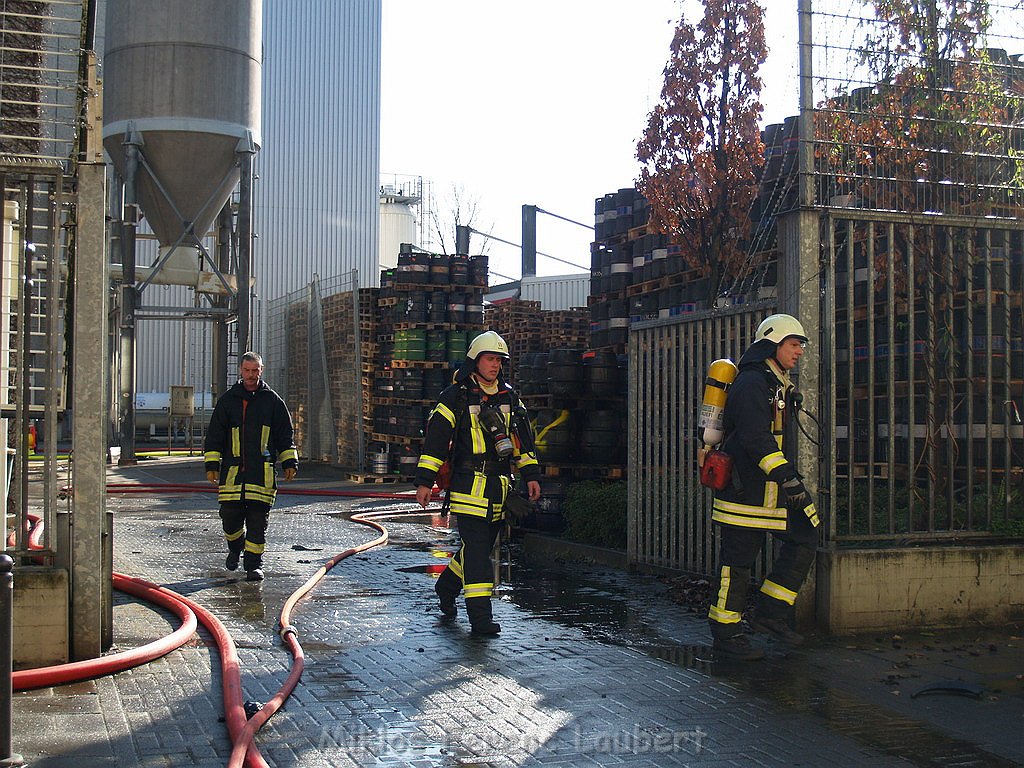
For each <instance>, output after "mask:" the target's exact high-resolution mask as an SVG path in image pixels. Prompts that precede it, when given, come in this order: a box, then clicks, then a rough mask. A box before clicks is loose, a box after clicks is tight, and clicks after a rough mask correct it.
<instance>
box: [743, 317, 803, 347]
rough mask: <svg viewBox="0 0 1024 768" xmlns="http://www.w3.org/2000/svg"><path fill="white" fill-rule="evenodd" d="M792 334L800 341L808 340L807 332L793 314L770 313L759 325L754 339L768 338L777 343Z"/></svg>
mask: <svg viewBox="0 0 1024 768" xmlns="http://www.w3.org/2000/svg"><path fill="white" fill-rule="evenodd" d="M790 336H796V337H797V338H798V339H800V341H803V342H806V341H807V333H806V332H805V331H804V327H803V326H802V325H800V321H799V320H797V319H796V318H795V317H793V316H792V315H768V317H766V318H765V319H764V320H762V321H761V324H760V325H759V326H757V333H755V334H754V341H760V340H761V339H768V340H769V341H774V342H775V343H776V344H781V343H782V342H783V341H785V340H786V339H788V338H789V337H790Z"/></svg>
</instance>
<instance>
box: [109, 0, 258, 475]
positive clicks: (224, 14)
mask: <svg viewBox="0 0 1024 768" xmlns="http://www.w3.org/2000/svg"><path fill="white" fill-rule="evenodd" d="M105 29H106V32H105V55H104V61H103V64H104V69H103V93H104V105H103V107H104V109H103V116H104V120H103V146H104V149H106V151H107V154H108V155H109V156H110V159H111V161H112V162H113V163H114V166H115V168H116V169H117V171H118V173H119V175H120V176H121V179H122V181H123V182H124V186H123V203H124V205H123V207H122V212H121V216H120V220H119V221H118V222H117V224H116V225H115V229H116V230H117V231H119V233H120V252H121V259H120V262H121V263H120V265H118V266H119V268H120V270H121V271H120V274H119V275H117V274H115V275H114V276H115V277H116V278H117V279H120V281H121V291H120V303H119V306H118V311H119V318H120V321H119V325H118V334H119V343H118V379H119V381H118V389H117V395H118V413H119V419H118V421H119V432H120V435H121V440H120V442H121V457H120V459H119V463H120V464H133V463H135V449H134V441H135V410H134V409H135V406H134V396H135V359H136V349H135V342H136V326H135V323H136V319H137V318H143V317H147V316H148V317H167V315H168V313H167V310H168V309H169V308H167V307H162V308H161V309H162V311H163V314H160V312H159V311H158V312H156V314H147V313H148V312H151V311H153V310H152V308H151V307H147V305H146V304H145V303H142V302H141V297H142V294H143V292H144V291H145V290H146V287H147V286H148V285H149V284H150V283H154V282H156V283H167V284H174V285H188V286H192V287H194V288H195V289H196V291H202V292H206V293H214V294H220V296H219V297H218V298H217V299H215V300H213V304H214V306H212V307H210V308H209V309H208V310H203V312H204V314H205V316H206V317H207V318H208V319H210V320H214V321H215V322H216V323H217V330H216V331H215V332H214V336H213V350H212V357H213V360H214V370H215V371H220V372H224V371H226V370H227V356H228V350H227V347H228V337H227V330H226V327H227V323H228V322H229V321H230V320H235V321H236V322H235V325H234V327H235V333H236V338H237V347H238V348H239V349H242V350H244V349H247V348H248V343H249V328H250V320H251V302H250V298H251V290H252V287H251V286H252V284H251V282H250V276H251V274H252V181H253V172H252V168H253V155H254V154H255V153H256V150H257V148H258V147H259V144H260V143H261V137H260V121H261V113H260V93H261V85H262V84H261V68H262V64H261V58H262V57H261V54H262V37H263V4H262V0H230V2H224V0H171V1H170V2H169V1H168V0H108V2H107V5H106V25H105ZM236 185H237V186H238V208H237V211H235V212H233V213H232V212H230V211H228V210H227V208H226V206H225V203H227V202H228V200H229V199H230V196H231V193H232V191H233V190H234V188H235V187H236ZM137 208H141V211H142V214H143V215H144V216H145V218H146V220H147V221H148V222H149V225H150V227H151V228H152V229H153V232H154V233H155V234H156V237H157V240H158V241H159V243H160V246H161V249H160V250H161V253H160V258H159V260H158V261H157V262H155V263H154V264H153V265H152V267H151V268H145V269H143V270H141V271H139V272H137V271H136V264H135V261H136V254H135V248H136V225H137V223H138V210H137ZM222 211H224V213H225V216H223V217H222V218H221V219H220V225H219V230H220V235H219V237H218V251H220V253H219V254H218V256H217V257H216V258H215V257H214V256H213V255H211V254H210V253H209V252H208V251H207V250H206V248H205V247H204V245H203V242H202V239H203V238H204V236H205V235H206V234H207V232H208V231H209V230H210V227H211V225H212V224H213V222H214V221H215V220H216V219H217V218H218V216H220V215H221V213H222ZM232 229H233V230H234V232H233V233H232V232H231V230H232ZM227 243H233V244H234V245H231V246H227V245H223V244H227ZM229 248H234V249H237V250H236V251H235V253H234V257H233V258H229V256H230V254H229V253H227V252H225V251H224V249H229ZM197 255H198V256H199V258H198V259H197ZM232 264H234V265H237V271H236V272H235V273H234V274H227V273H228V272H230V271H231V268H232ZM112 273H114V270H112ZM137 276H138V277H142V278H143V280H142V282H139V283H137V282H136V278H137ZM170 309H176V310H177V311H178V313H179V315H180V316H184V315H185V314H187V313H193V312H194V309H192V308H188V307H184V308H170ZM137 310H140V311H139V312H138V313H137Z"/></svg>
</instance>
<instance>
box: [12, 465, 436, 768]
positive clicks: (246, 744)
mask: <svg viewBox="0 0 1024 768" xmlns="http://www.w3.org/2000/svg"><path fill="white" fill-rule="evenodd" d="M62 490H63V491H64V492H65V493H67V494H68V495H71V493H72V489H71V488H65V489H62ZM107 492H108V493H154V492H161V493H181V492H185V493H195V492H212V493H216V492H217V489H216V488H215V487H213V486H209V485H199V484H159V483H150V484H134V483H112V484H109V485H108V486H107ZM279 493H290V494H293V495H303V496H341V497H349V498H375V499H400V500H403V501H410V502H411V501H414V498H413V497H412V495H411V494H410V493H388V492H364V491H339V490H330V489H326V490H311V489H309V490H307V489H292V490H287V491H285V490H279ZM414 511H419V510H414ZM396 513H397V511H396V510H388V511H380V510H378V511H373V512H364V513H362V514H357V515H353V516H352V517H351V518H350V519H351V520H352V521H353V522H356V523H360V524H362V525H366V526H369V527H371V528H374V529H375V530H377V531H378V532H379V534H380V535H379V536H378V537H377V538H376V539H373V540H372V541H368V542H365V543H364V544H360V545H358V546H356V547H352V548H350V549H347V550H345V551H344V552H340V553H339V554H337V555H335V556H334V557H333V558H331V559H330V560H328V561H327V562H326V563H324V565H322V566H321V567H320V568H319V569H318V570H317V571H316V572H315V573H314V574H313V575H312V576H310V578H309V579H308V580H307V581H306V583H305V584H303V585H302V586H301V587H299V589H297V590H296V591H295V592H293V593H292V595H291V596H290V597H289V598H288V599H287V600H286V601H285V604H284V607H283V608H282V609H281V616H280V619H279V623H280V626H281V640H282V642H283V643H284V644H285V645H286V646H287V647H288V650H289V652H290V653H291V654H292V669H291V672H290V673H289V675H288V678H287V679H286V680H285V682H284V684H282V686H281V688H280V689H279V690H278V692H277V693H276V694H275V695H274V696H273V697H271V699H270V700H269V701H268V702H266V703H265V704H264V705H263V707H262V708H261V709H260V710H259V711H257V712H256V713H255V714H254V715H253V716H252V718H251V719H248V720H247V719H246V712H245V705H244V703H243V700H242V682H241V672H240V665H239V662H238V654H237V650H236V648H235V644H234V640H232V639H231V635H230V634H229V633H228V631H227V629H226V628H225V627H224V625H223V624H222V623H221V622H220V620H219V619H217V617H216V616H214V615H213V614H212V613H210V612H209V611H207V610H206V609H205V608H203V607H202V606H200V605H198V604H196V603H194V602H193V601H191V600H189V599H188V598H185V597H183V596H182V595H179V594H178V593H176V592H173V591H171V590H169V589H167V588H165V587H161V586H159V585H157V584H153V583H151V582H148V581H145V580H144V579H139V578H136V577H133V576H126V575H124V574H120V573H114V574H113V587H114V588H115V589H117V590H118V591H120V592H125V593H127V594H130V595H132V596H134V597H139V598H142V599H144V600H149V601H150V602H154V603H156V604H158V605H161V606H163V607H165V608H167V609H168V610H170V611H172V612H173V613H175V614H176V615H178V617H179V618H181V620H182V625H181V626H180V627H179V628H178V629H177V630H175V631H174V632H173V633H171V634H170V635H167V636H166V637H164V638H161V639H160V640H157V641H154V642H153V643H149V644H148V645H145V646H141V647H140V648H136V649H132V650H129V651H123V652H121V653H116V654H111V655H109V656H101V657H99V658H96V659H88V660H85V661H79V662H72V663H70V664H61V665H55V666H52V667H41V668H37V669H28V670H20V671H18V672H15V673H14V674H13V676H12V677H13V686H14V690H16V691H21V690H29V689H32V688H41V687H46V686H51V685H61V684H64V683H70V682H75V681H78V680H85V679H89V678H93V677H100V676H103V675H107V674H112V673H113V672H119V671H123V670H125V669H130V668H132V667H137V666H141V665H142V664H145V663H148V662H150V661H152V660H154V659H156V658H159V657H160V656H164V655H166V654H168V653H170V652H171V651H173V650H175V649H176V648H179V647H180V646H181V645H183V644H184V643H185V642H186V641H187V640H188V639H189V638H190V637H191V636H192V634H193V633H194V632H195V631H196V628H197V621H198V622H202V624H203V626H204V627H206V629H207V630H208V631H209V632H210V634H211V635H213V637H214V640H215V642H216V643H217V649H218V653H219V655H220V659H221V673H222V680H223V702H224V715H225V722H226V724H227V727H228V733H229V734H230V736H231V742H232V745H233V747H232V752H231V758H230V760H229V762H228V766H229V768H238V767H239V766H242V765H244V766H247V767H248V768H268V766H267V763H266V761H265V760H264V759H263V756H262V755H261V754H260V753H259V750H258V748H257V747H256V745H255V744H254V743H253V739H254V738H255V735H256V732H257V731H259V729H260V728H262V727H263V725H264V724H265V723H266V722H267V721H268V720H269V719H270V718H271V717H272V716H273V715H274V713H275V712H277V711H278V710H279V709H280V708H281V706H282V705H283V704H284V702H285V700H286V699H287V698H288V697H289V696H290V695H291V693H292V691H293V690H295V686H296V685H298V682H299V679H300V678H301V677H302V671H303V669H304V667H305V655H304V653H303V651H302V646H301V645H300V644H299V641H298V631H297V629H296V628H295V627H294V626H292V624H291V612H292V610H293V609H294V607H295V604H296V603H297V602H298V601H299V600H301V599H302V597H304V596H305V595H306V594H307V593H308V592H309V591H310V590H312V589H313V587H315V586H316V584H317V583H318V582H319V581H320V580H321V579H322V578H323V577H324V576H325V575H326V574H327V572H328V571H329V570H330V569H331V568H333V567H334V566H335V565H337V564H338V563H339V562H341V561H342V560H344V559H345V558H347V557H350V556H352V555H355V554H358V553H360V552H365V551H367V550H369V549H372V548H374V547H377V546H381V545H383V544H386V543H387V540H388V532H387V529H386V528H385V527H384V526H383V525H381V524H380V523H377V522H375V521H374V520H373V519H372V518H374V517H393V516H394V515H395V514H396ZM29 521H30V523H31V525H32V528H31V531H30V535H29V547H30V548H36V549H38V548H41V545H40V544H39V541H40V538H41V535H42V528H43V525H42V521H41V520H40V519H39V518H38V517H36V516H35V515H29ZM9 543H10V544H11V545H13V542H9Z"/></svg>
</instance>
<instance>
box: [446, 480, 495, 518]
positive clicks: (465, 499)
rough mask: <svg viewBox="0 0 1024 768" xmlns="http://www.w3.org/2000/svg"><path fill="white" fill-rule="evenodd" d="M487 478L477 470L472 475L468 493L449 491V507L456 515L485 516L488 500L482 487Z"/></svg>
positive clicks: (488, 504)
mask: <svg viewBox="0 0 1024 768" xmlns="http://www.w3.org/2000/svg"><path fill="white" fill-rule="evenodd" d="M486 484H487V478H486V477H485V476H484V475H482V474H480V473H479V472H477V473H474V475H473V485H472V487H471V488H470V491H469V493H459V492H458V491H451V490H450V491H449V492H448V498H449V501H450V502H451V509H452V512H454V513H455V514H457V515H473V516H474V517H487V509H488V507H489V506H490V502H489V501H488V500H487V497H486V496H484V488H485V486H486Z"/></svg>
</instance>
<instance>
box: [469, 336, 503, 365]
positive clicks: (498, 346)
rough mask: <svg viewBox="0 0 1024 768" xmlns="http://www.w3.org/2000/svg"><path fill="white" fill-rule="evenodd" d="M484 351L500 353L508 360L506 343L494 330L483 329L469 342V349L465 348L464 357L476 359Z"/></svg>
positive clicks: (494, 353) (493, 353)
mask: <svg viewBox="0 0 1024 768" xmlns="http://www.w3.org/2000/svg"><path fill="white" fill-rule="evenodd" d="M485 352H490V353H491V354H492V355H501V356H502V357H503V358H505V359H506V360H508V344H506V343H505V340H504V339H503V338H501V336H499V335H498V334H497V333H495V332H494V331H484V332H483V333H481V334H480V335H479V336H477V337H476V338H475V339H473V341H472V342H470V344H469V349H467V350H466V357H468V358H469V359H470V360H476V359H477V358H478V357H480V355H482V354H484V353H485Z"/></svg>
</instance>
